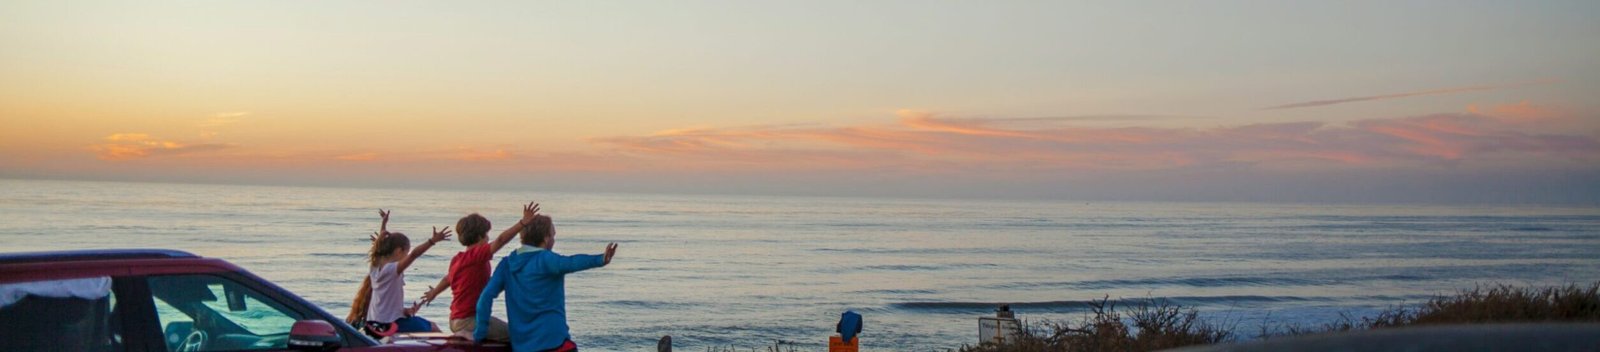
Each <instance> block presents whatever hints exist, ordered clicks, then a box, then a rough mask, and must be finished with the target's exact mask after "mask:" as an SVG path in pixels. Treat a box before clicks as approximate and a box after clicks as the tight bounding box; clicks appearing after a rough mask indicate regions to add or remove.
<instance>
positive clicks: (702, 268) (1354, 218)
mask: <svg viewBox="0 0 1600 352" xmlns="http://www.w3.org/2000/svg"><path fill="white" fill-rule="evenodd" d="M528 201H538V202H540V203H542V208H543V213H545V214H548V215H550V216H552V217H553V218H554V219H555V224H556V229H557V236H556V248H555V249H556V251H557V252H560V253H564V254H577V253H600V252H601V251H602V250H603V247H604V245H605V244H606V243H608V242H617V243H619V244H620V249H619V250H618V254H617V257H616V259H615V261H614V262H613V263H612V264H611V265H610V266H608V267H605V268H601V269H596V270H591V271H586V272H581V273H577V274H574V275H572V276H569V277H568V278H567V312H568V315H569V323H570V324H571V327H572V334H573V339H574V340H575V341H577V342H578V343H579V345H580V346H582V347H583V348H584V349H593V350H641V349H649V348H652V347H653V346H655V341H656V339H658V338H660V336H662V335H672V336H673V340H674V341H675V347H676V348H678V349H681V350H688V351H695V350H705V349H707V348H712V347H728V346H733V347H738V348H741V349H750V348H757V349H761V348H764V347H763V346H771V345H773V344H774V343H775V342H778V341H784V342H789V343H793V346H795V347H797V348H800V349H810V350H826V341H827V336H828V335H830V334H832V333H833V327H834V323H835V322H836V321H837V320H838V318H839V314H840V313H842V312H844V311H846V310H854V311H856V312H858V313H861V314H862V315H863V316H864V317H865V329H864V331H863V332H862V334H861V339H862V349H863V350H882V351H931V350H939V351H942V350H945V349H950V348H956V347H959V346H961V345H962V344H974V343H976V342H977V341H978V318H979V317H983V316H992V315H993V311H994V309H995V307H997V306H998V305H1000V304H1010V305H1011V307H1012V308H1013V310H1015V311H1016V312H1017V315H1018V317H1019V318H1024V319H1028V320H1031V321H1037V320H1072V319H1077V318H1079V317H1081V316H1082V315H1083V313H1084V311H1085V308H1086V305H1085V302H1088V301H1090V300H1096V299H1100V298H1102V297H1110V298H1112V299H1116V298H1129V299H1165V300H1170V301H1172V302H1174V303H1180V304H1183V305H1187V306H1192V307H1195V308H1197V309H1199V310H1200V311H1201V313H1202V315H1203V316H1204V317H1206V318H1207V319H1211V320H1213V321H1216V322H1219V323H1224V324H1229V325H1231V326H1234V327H1235V329H1237V330H1238V331H1241V332H1243V333H1245V334H1246V335H1249V334H1251V333H1254V332H1256V331H1258V329H1259V326H1262V325H1263V324H1265V325H1269V326H1270V325H1275V324H1285V323H1299V324H1320V323H1325V322H1331V321H1333V320H1335V319H1337V318H1338V317H1339V316H1340V315H1341V314H1350V315H1354V316H1361V315H1363V314H1370V313H1373V312H1376V311H1378V310H1380V309H1384V308H1386V307H1393V306H1401V305H1408V304H1417V303H1420V302H1422V301H1423V300H1426V299H1427V298H1429V297H1431V296H1433V295H1439V294H1450V293H1453V292H1456V291H1457V290H1461V289H1470V288H1472V287H1474V286H1475V285H1480V284H1499V283H1504V284H1515V285H1554V284H1564V283H1569V282H1576V283H1592V282H1595V281H1596V280H1600V259H1597V258H1600V208H1593V207H1555V206H1523V205H1518V206H1440V205H1353V204H1335V205H1326V204H1257V203H1135V202H1127V203H1104V202H1071V201H1049V202H1046V201H1010V200H938V199H881V198H838V197H792V196H720V195H719V196H698V195H641V194H601V193H561V192H538V191H504V192H490V191H440V190H400V189H356V188H310V187H276V186H234V185H194V184H160V183H109V182H68V181H36V180H0V224H4V226H0V251H4V252H14V251H43V250H68V249H88V248H171V249H180V250H185V251H190V252H193V253H196V254H199V255H203V256H208V257H218V258H223V259H226V260H228V261H231V262H233V263H235V264H238V265H240V266H242V267H244V268H246V269H248V270H250V271H252V272H254V273H255V274H257V275H260V276H262V277H264V278H266V279H269V280H272V281H274V282H276V283H277V284H279V285H281V286H283V287H284V288H286V289H289V290H290V291H293V292H295V293H297V294H299V295H300V296H302V297H305V298H306V299H307V300H309V301H311V302H313V303H316V304H317V305H319V306H321V307H322V308H323V309H325V310H327V311H328V312H330V313H333V314H334V315H336V316H343V315H344V313H345V312H346V311H347V310H348V305H349V302H350V299H351V296H352V295H353V294H354V292H355V290H356V288H357V286H358V285H359V284H360V282H361V279H362V277H363V275H365V272H366V264H365V262H364V260H365V253H366V250H367V246H368V243H369V242H368V240H367V235H368V234H370V233H371V232H372V231H373V230H376V229H377V226H378V216H377V209H378V208H385V209H392V210H393V211H394V215H393V220H392V222H391V224H390V228H391V230H395V231H400V232H404V233H407V234H408V235H410V236H411V237H412V240H413V243H417V242H418V241H421V239H422V238H425V237H426V236H427V234H428V231H429V229H430V227H433V226H438V227H444V226H453V225H454V224H455V221H456V219H457V218H459V217H461V216H462V215H465V214H467V213H471V212H478V213H481V214H483V215H484V216H487V217H488V218H489V219H490V220H491V221H493V222H494V224H495V228H494V229H493V230H492V231H491V235H493V234H494V233H498V231H499V230H501V229H503V228H504V226H507V225H509V224H511V223H514V222H515V221H516V220H517V217H518V216H519V214H520V210H521V209H520V205H521V204H522V203H526V202H528ZM516 246H517V244H512V245H510V246H508V247H507V249H506V250H503V251H501V253H500V255H499V256H503V255H504V254H506V253H509V252H510V251H511V249H514V248H515V247H516ZM461 249H462V247H461V246H460V244H459V243H457V242H455V241H454V240H452V241H450V242H444V243H441V244H439V245H438V246H435V247H434V249H433V250H431V251H429V252H428V253H427V255H426V256H424V257H423V258H422V259H419V260H418V262H417V263H416V264H415V265H414V266H413V269H411V270H410V271H409V272H408V273H407V279H406V281H407V286H406V291H407V294H406V295H407V297H410V298H412V299H414V298H416V297H419V296H421V294H422V293H423V292H424V291H425V290H426V289H427V287H428V286H429V285H432V284H434V283H436V282H437V281H438V280H439V278H440V277H441V276H443V274H444V272H445V268H446V267H447V266H448V263H449V260H450V257H451V256H453V255H454V254H455V253H456V252H458V251H460V250H461ZM497 257H498V256H497ZM497 261H498V259H497ZM448 296H449V294H448V293H446V294H445V295H442V296H441V297H440V298H439V299H438V300H437V301H436V302H435V303H434V304H432V305H431V306H429V307H426V308H424V309H423V311H422V313H421V315H423V316H424V317H427V318H429V319H431V320H433V321H435V322H438V323H443V322H446V321H447V318H448V315H449V312H448V309H449V308H448V307H449V303H448V302H449V299H450V298H449V297H448ZM496 306H497V308H496V315H498V316H502V317H503V316H504V311H503V306H501V305H500V304H499V303H498V302H497V304H496Z"/></svg>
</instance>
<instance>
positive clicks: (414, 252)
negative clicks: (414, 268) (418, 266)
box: [394, 226, 451, 273]
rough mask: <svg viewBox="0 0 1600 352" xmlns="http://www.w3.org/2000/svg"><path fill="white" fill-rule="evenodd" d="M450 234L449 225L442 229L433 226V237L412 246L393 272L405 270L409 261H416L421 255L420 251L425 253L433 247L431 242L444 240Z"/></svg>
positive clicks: (408, 265)
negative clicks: (414, 246)
mask: <svg viewBox="0 0 1600 352" xmlns="http://www.w3.org/2000/svg"><path fill="white" fill-rule="evenodd" d="M450 235H451V233H450V227H449V226H445V227H444V230H442V231H441V230H439V228H437V227H435V228H433V237H429V238H428V241H427V242H423V243H422V244H421V245H418V246H417V247H416V248H412V249H411V254H410V255H407V256H406V259H401V260H400V264H397V265H396V267H395V268H394V270H395V272H401V273H403V272H406V268H409V267H411V262H414V261H417V258H418V257H422V253H427V252H428V249H429V248H433V244H435V243H439V242H444V241H445V240H448V239H450Z"/></svg>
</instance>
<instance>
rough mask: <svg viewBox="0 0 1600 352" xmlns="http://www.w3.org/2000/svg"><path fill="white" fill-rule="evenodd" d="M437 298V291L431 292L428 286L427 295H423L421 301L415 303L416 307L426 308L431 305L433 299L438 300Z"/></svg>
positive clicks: (431, 288) (431, 287)
mask: <svg viewBox="0 0 1600 352" xmlns="http://www.w3.org/2000/svg"><path fill="white" fill-rule="evenodd" d="M438 297H439V291H434V290H433V286H432V285H429V286H428V293H425V294H423V295H422V300H420V301H417V305H418V306H427V305H428V304H430V303H433V299H434V298H438Z"/></svg>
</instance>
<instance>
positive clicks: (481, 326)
mask: <svg viewBox="0 0 1600 352" xmlns="http://www.w3.org/2000/svg"><path fill="white" fill-rule="evenodd" d="M508 271H510V270H507V269H506V262H505V260H503V259H502V260H500V265H499V267H497V268H494V274H492V275H489V284H488V285H485V286H484V287H483V293H481V294H479V295H478V315H477V316H475V317H473V319H474V320H476V321H477V325H478V327H477V328H476V329H473V330H472V340H473V341H479V342H482V341H483V339H485V338H488V337H489V316H490V315H491V314H493V313H494V299H495V297H500V292H501V291H505V290H506V275H511V274H510V273H509V272H508Z"/></svg>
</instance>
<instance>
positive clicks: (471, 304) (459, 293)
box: [450, 243, 494, 320]
mask: <svg viewBox="0 0 1600 352" xmlns="http://www.w3.org/2000/svg"><path fill="white" fill-rule="evenodd" d="M490 248H491V247H490V246H489V244H488V243H482V244H478V245H475V246H472V247H467V250H464V251H461V252H460V253H456V257H455V258H451V259H450V295H451V296H452V297H450V319H451V320H454V319H472V318H473V317H474V316H476V315H477V314H478V295H479V294H482V293H483V287H484V286H488V285H489V260H490V259H494V252H490V251H489V249H490Z"/></svg>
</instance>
